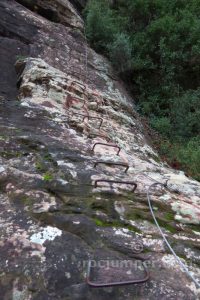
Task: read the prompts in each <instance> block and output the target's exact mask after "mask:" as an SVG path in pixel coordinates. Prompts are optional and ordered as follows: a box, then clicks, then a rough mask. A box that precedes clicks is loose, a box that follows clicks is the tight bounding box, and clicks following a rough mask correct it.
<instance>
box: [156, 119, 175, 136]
mask: <svg viewBox="0 0 200 300" xmlns="http://www.w3.org/2000/svg"><path fill="white" fill-rule="evenodd" d="M151 126H152V127H153V128H154V129H155V130H157V131H158V132H159V133H161V134H163V135H164V136H166V137H170V135H171V132H172V126H171V123H170V119H169V118H166V117H161V118H158V117H154V118H153V119H152V120H151Z"/></svg>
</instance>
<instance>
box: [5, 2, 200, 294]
mask: <svg viewBox="0 0 200 300" xmlns="http://www.w3.org/2000/svg"><path fill="white" fill-rule="evenodd" d="M35 6H36V8H35ZM63 7H64V8H63ZM0 9H1V16H2V18H1V20H0V22H1V29H0V30H1V31H0V33H1V41H2V45H3V46H2V47H1V50H0V54H1V56H2V59H1V61H0V63H1V65H2V68H3V70H4V72H3V74H2V79H1V82H0V84H1V86H0V87H1V96H2V98H1V99H2V100H4V101H2V102H1V106H0V127H1V133H0V162H1V165H0V189H1V194H0V207H1V209H0V225H1V226H0V233H1V239H0V253H1V256H0V267H1V277H0V288H1V298H2V299H5V300H7V299H20V300H27V299H31V300H38V299H41V300H46V299H48V300H49V299H52V300H54V299H62V300H63V299H70V300H71V299H73V300H76V299H77V300H78V299H83V300H86V299H88V300H89V299H94V300H106V299H110V298H113V299H116V300H121V299H127V300H129V299H145V300H157V299H170V300H171V299H174V300H175V299H185V300H188V299H190V300H193V299H198V297H199V296H198V292H199V291H198V289H197V287H196V286H195V285H194V283H192V282H191V279H190V278H188V277H187V275H186V274H185V273H184V272H183V271H182V270H181V269H180V267H179V266H178V265H177V263H176V261H175V259H174V257H173V255H171V253H170V252H169V250H168V248H167V247H166V245H165V244H164V242H163V240H162V238H161V236H160V234H159V232H158V229H157V228H156V226H155V225H154V223H153V220H152V216H151V214H150V211H149V207H148V203H147V198H146V191H147V190H148V188H149V187H150V186H151V185H152V183H154V182H155V181H158V182H161V183H165V182H166V180H168V184H167V188H161V187H159V186H157V188H153V187H152V188H151V191H150V192H151V197H152V201H153V209H154V211H155V214H156V217H157V219H158V222H159V224H160V226H161V227H162V229H163V231H164V233H165V235H166V237H167V238H168V239H169V241H170V242H171V244H172V245H173V248H174V250H175V251H176V253H177V254H178V255H179V256H180V257H181V259H182V260H183V261H184V262H185V264H186V265H188V268H189V270H190V271H191V273H192V274H193V275H194V276H195V277H196V278H197V280H199V278H200V270H199V265H200V248H199V242H200V237H199V236H200V227H199V225H200V184H199V183H198V182H196V181H194V180H193V179H192V178H188V177H186V176H185V175H184V173H183V172H181V171H176V170H173V169H171V168H169V167H168V166H167V165H166V164H165V163H164V162H162V161H160V158H159V156H158V155H157V153H156V152H155V151H154V150H153V149H152V147H151V146H150V145H149V144H148V142H147V138H146V136H145V132H144V128H143V125H142V123H141V121H140V119H139V117H138V115H137V113H136V112H135V110H134V105H133V104H132V102H133V101H132V99H131V97H130V96H129V94H128V93H127V91H126V90H125V88H124V86H123V84H122V83H121V82H120V81H119V79H118V78H117V77H116V76H115V74H114V72H113V70H112V68H111V66H110V65H109V63H108V62H107V60H106V59H104V58H103V57H101V56H99V55H98V54H96V53H95V52H94V51H93V50H92V49H90V48H89V46H88V45H87V44H86V41H85V37H84V35H83V33H82V32H83V22H82V20H81V19H80V16H79V15H78V13H77V12H76V10H75V8H74V7H73V6H72V4H71V3H70V2H69V1H66V0H65V1H64V0H63V1H61V0H59V1H39V0H38V1H30V0H29V1H28V0H27V1H26V0H24V1H17V2H16V1H13V0H10V1H1V3H0ZM47 11H48V14H47ZM50 11H51V12H54V17H55V16H57V17H58V16H59V17H58V19H50V18H49V14H50ZM44 12H45V13H44ZM52 14H53V13H51V16H52ZM19 55H20V56H19ZM86 56H87V57H88V63H87V68H86ZM15 70H16V73H15ZM16 85H17V86H18V90H17V88H16ZM95 143H100V144H97V145H96V146H95V148H94V149H93V146H94V145H95ZM101 143H104V144H105V143H109V144H110V145H116V146H117V147H107V146H105V145H102V144H101ZM118 152H119V153H118ZM117 153H118V154H119V155H117ZM111 162H112V163H118V164H122V165H115V164H110V163H111ZM127 166H129V169H128V170H127V172H125V169H126V168H127ZM97 180H117V181H126V182H127V181H128V182H134V183H136V184H137V189H136V190H135V192H134V193H133V186H132V185H129V184H127V183H126V184H116V183H114V184H112V183H107V182H101V181H100V182H99V181H97ZM95 184H96V186H95ZM140 252H141V253H140ZM89 260H91V262H92V265H91V266H92V267H91V279H92V280H94V281H95V282H99V283H101V282H112V281H119V280H132V279H139V278H143V277H144V276H145V274H144V270H143V268H142V261H143V260H145V261H146V266H147V267H148V269H149V270H150V279H149V280H148V281H147V282H146V283H141V284H136V285H129V286H122V287H109V288H96V289H94V288H91V287H90V286H89V285H88V284H87V282H86V273H87V265H88V261H89ZM174 279H176V280H174Z"/></svg>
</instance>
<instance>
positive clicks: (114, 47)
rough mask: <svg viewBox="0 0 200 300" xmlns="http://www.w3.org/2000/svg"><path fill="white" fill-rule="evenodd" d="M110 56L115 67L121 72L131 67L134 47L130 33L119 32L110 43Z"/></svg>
mask: <svg viewBox="0 0 200 300" xmlns="http://www.w3.org/2000/svg"><path fill="white" fill-rule="evenodd" d="M108 48H109V58H110V60H111V62H112V63H113V65H114V67H115V69H116V70H117V71H118V72H119V73H121V72H124V71H127V70H129V69H130V68H131V57H132V48H131V44H130V40H129V37H128V35H126V34H125V33H119V34H116V35H115V36H114V41H113V42H112V43H110V44H109V45H108Z"/></svg>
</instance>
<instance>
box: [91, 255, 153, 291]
mask: <svg viewBox="0 0 200 300" xmlns="http://www.w3.org/2000/svg"><path fill="white" fill-rule="evenodd" d="M142 266H143V268H144V272H145V276H144V278H141V279H135V280H127V281H118V282H117V281H116V282H109V283H97V282H93V281H91V279H90V273H91V261H90V260H89V262H88V270H87V277H86V281H87V284H88V285H89V286H91V287H93V288H99V287H112V286H122V285H130V284H139V283H144V282H146V281H147V280H148V279H149V277H150V273H149V271H148V270H147V268H146V266H145V263H144V262H142Z"/></svg>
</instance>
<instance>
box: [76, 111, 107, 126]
mask: <svg viewBox="0 0 200 300" xmlns="http://www.w3.org/2000/svg"><path fill="white" fill-rule="evenodd" d="M71 113H72V114H74V115H79V116H82V117H83V121H84V120H85V119H98V120H100V125H99V129H100V128H101V126H102V123H103V119H102V118H100V117H93V116H90V115H83V114H80V113H75V112H71Z"/></svg>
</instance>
